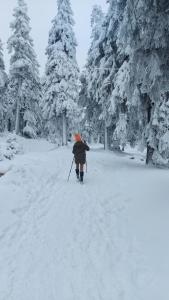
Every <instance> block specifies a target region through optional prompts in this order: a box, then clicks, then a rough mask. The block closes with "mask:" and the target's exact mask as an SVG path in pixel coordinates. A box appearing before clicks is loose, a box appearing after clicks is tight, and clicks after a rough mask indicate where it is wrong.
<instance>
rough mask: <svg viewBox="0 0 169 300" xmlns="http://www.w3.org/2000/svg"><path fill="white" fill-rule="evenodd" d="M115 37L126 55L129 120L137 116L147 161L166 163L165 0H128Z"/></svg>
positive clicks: (168, 61) (168, 23) (168, 73)
mask: <svg viewBox="0 0 169 300" xmlns="http://www.w3.org/2000/svg"><path fill="white" fill-rule="evenodd" d="M119 40H120V41H121V43H122V45H123V48H125V49H127V52H128V54H129V56H130V63H129V74H130V80H129V82H128V87H127V88H126V92H127V98H128V104H129V106H130V112H134V113H135V114H136V116H135V115H134V114H133V115H132V114H130V120H131V119H132V118H134V119H135V118H137V119H138V120H139V124H138V125H139V126H138V135H140V133H142V137H143V142H144V145H145V146H146V147H147V159H146V161H147V164H149V163H155V164H156V163H160V161H161V163H164V161H165V163H168V162H169V152H168V143H167V139H166V137H167V136H168V130H169V128H168V114H169V109H168V100H169V85H168V82H169V55H168V53H169V10H168V9H167V6H165V3H164V5H162V2H160V1H151V0H148V1H147V0H139V1H137V2H135V1H133V0H128V1H127V5H126V10H125V15H124V19H123V23H122V25H121V29H120V34H119ZM133 108H134V109H133ZM134 123H135V122H133V124H134ZM130 129H131V130H132V127H130ZM165 147H166V148H165Z"/></svg>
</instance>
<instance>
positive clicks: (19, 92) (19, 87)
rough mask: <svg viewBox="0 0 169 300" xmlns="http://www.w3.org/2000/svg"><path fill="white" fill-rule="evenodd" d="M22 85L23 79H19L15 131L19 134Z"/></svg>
mask: <svg viewBox="0 0 169 300" xmlns="http://www.w3.org/2000/svg"><path fill="white" fill-rule="evenodd" d="M21 86H22V80H21V78H20V79H19V84H18V97H17V102H16V120H15V133H16V134H19V132H20V104H21Z"/></svg>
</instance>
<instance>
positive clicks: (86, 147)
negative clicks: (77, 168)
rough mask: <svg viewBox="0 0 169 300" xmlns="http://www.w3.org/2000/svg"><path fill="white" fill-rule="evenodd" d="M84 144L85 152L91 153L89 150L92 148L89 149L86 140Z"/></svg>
mask: <svg viewBox="0 0 169 300" xmlns="http://www.w3.org/2000/svg"><path fill="white" fill-rule="evenodd" d="M83 143H84V146H85V150H86V151H89V150H90V148H89V146H88V145H87V143H86V141H85V140H84V141H83Z"/></svg>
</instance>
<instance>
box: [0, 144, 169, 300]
mask: <svg viewBox="0 0 169 300" xmlns="http://www.w3.org/2000/svg"><path fill="white" fill-rule="evenodd" d="M23 143H24V147H25V152H26V153H25V154H24V155H19V156H17V157H16V158H15V159H14V160H13V161H12V162H10V164H11V165H10V167H11V170H10V172H8V173H7V174H6V176H4V177H1V179H0V300H30V299H31V300H57V299H58V300H76V299H77V300H99V299H103V300H139V299H141V300H159V299H162V300H168V299H169V290H168V280H167V278H168V276H169V264H168V262H169V258H168V253H169V240H168V239H167V236H168V235H167V229H168V225H169V218H168V216H169V201H168V199H169V184H168V182H169V173H168V171H167V170H160V169H150V168H148V169H147V168H146V167H145V166H144V162H142V161H141V160H140V156H139V155H138V156H137V157H136V159H135V160H130V155H127V154H121V155H119V154H114V153H112V152H104V151H103V150H102V149H97V148H93V149H92V151H91V152H90V153H89V154H88V173H87V174H85V184H84V185H83V186H82V185H80V184H79V183H77V182H76V180H75V177H74V174H72V176H71V178H70V182H69V183H68V182H67V175H68V171H69V168H70V164H71V160H72V154H71V147H68V148H66V147H65V148H58V149H54V147H53V145H51V144H49V143H47V142H45V141H42V142H41V147H39V142H38V141H37V142H36V141H34V142H32V144H29V146H28V144H27V142H26V143H25V142H23ZM26 149H27V151H26Z"/></svg>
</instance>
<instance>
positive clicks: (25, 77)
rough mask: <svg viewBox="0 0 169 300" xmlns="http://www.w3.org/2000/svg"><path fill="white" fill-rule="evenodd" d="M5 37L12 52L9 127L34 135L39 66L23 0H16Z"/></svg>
mask: <svg viewBox="0 0 169 300" xmlns="http://www.w3.org/2000/svg"><path fill="white" fill-rule="evenodd" d="M13 16H14V20H13V22H12V23H11V25H10V27H11V30H12V35H11V37H10V38H9V40H8V49H9V53H10V54H11V59H10V74H9V89H8V101H9V105H10V110H9V111H10V115H9V121H10V124H11V126H10V127H11V129H15V132H16V133H17V134H24V135H25V136H27V137H36V134H37V130H38V124H39V100H40V92H41V87H40V79H39V70H38V69H39V65H38V62H37V58H36V54H35V52H34V49H33V40H32V38H31V37H30V31H31V28H30V25H29V23H30V19H29V17H28V12H27V5H26V3H25V1H24V0H18V5H17V7H16V8H15V9H14V13H13Z"/></svg>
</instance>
